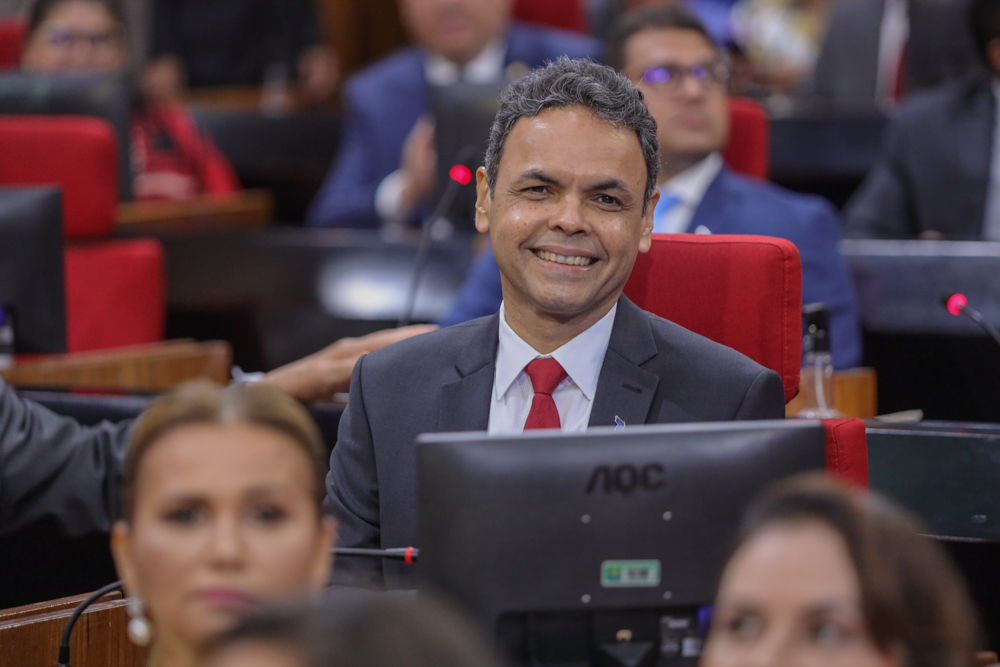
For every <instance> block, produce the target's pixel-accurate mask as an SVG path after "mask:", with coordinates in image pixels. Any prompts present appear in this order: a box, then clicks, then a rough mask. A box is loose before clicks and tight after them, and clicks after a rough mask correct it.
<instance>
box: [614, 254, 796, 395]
mask: <svg viewBox="0 0 1000 667" xmlns="http://www.w3.org/2000/svg"><path fill="white" fill-rule="evenodd" d="M625 294H626V295H627V296H628V298H630V299H632V300H633V301H634V302H636V303H637V304H639V306H641V307H642V308H643V309H645V310H648V311H650V312H652V313H656V314H657V315H659V316H661V317H665V318H667V319H668V320H670V321H672V322H676V323H677V324H679V325H681V326H682V327H684V328H686V329H690V330H692V331H696V332H697V333H700V334H701V335H703V336H705V337H707V338H711V339H712V340H714V341H716V342H717V343H722V344H723V345H728V346H729V347H731V348H733V349H735V350H738V351H739V352H742V353H743V354H745V355H747V356H748V357H750V358H751V359H753V360H754V361H756V362H757V363H759V364H761V365H762V366H767V367H768V368H771V369H773V370H775V371H777V373H778V375H780V376H781V380H782V382H783V383H784V385H785V401H786V402H787V401H790V400H792V398H794V397H795V394H796V393H797V392H798V390H799V373H800V370H801V366H802V314H801V313H802V263H801V261H800V260H799V251H798V249H797V248H796V247H795V244H793V243H792V242H791V241H786V240H784V239H778V238H772V237H770V236H749V235H746V236H744V235H739V236H736V235H727V234H713V235H706V236H702V235H699V234H654V235H653V247H652V248H651V249H650V251H649V252H648V253H646V254H641V255H639V257H638V259H637V260H636V263H635V268H634V269H633V270H632V276H631V277H630V278H629V281H628V284H627V285H625Z"/></svg>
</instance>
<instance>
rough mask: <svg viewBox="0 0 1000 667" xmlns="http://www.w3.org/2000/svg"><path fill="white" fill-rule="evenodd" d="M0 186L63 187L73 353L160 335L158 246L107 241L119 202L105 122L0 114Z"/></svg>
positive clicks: (112, 147)
mask: <svg viewBox="0 0 1000 667" xmlns="http://www.w3.org/2000/svg"><path fill="white" fill-rule="evenodd" d="M0 155H2V156H3V159H2V160H0V184H4V185H40V184H56V185H59V186H61V188H62V191H63V233H64V236H65V238H66V240H67V244H66V326H67V343H68V349H69V351H70V352H84V351H88V350H97V349H105V348H111V347H120V346H125V345H139V344H143V343H152V342H155V341H157V340H162V339H163V333H164V314H165V311H166V306H165V301H166V299H165V292H166V290H165V287H164V285H165V278H164V275H165V270H164V255H163V247H162V246H161V245H160V243H159V242H158V241H156V240H153V239H137V240H128V241H107V240H100V239H106V238H107V237H108V236H110V234H111V232H112V230H113V228H114V224H115V207H116V206H117V204H118V175H117V174H118V171H117V169H118V165H117V157H116V156H117V153H116V139H115V135H114V132H113V130H112V128H111V126H110V125H109V124H108V123H107V122H106V121H103V120H100V119H97V118H90V117H72V116H0Z"/></svg>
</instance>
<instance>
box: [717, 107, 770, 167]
mask: <svg viewBox="0 0 1000 667" xmlns="http://www.w3.org/2000/svg"><path fill="white" fill-rule="evenodd" d="M769 142H770V125H769V124H768V120H767V112H765V111H764V107H763V106H761V104H760V103H759V102H756V101H754V100H751V99H747V98H745V97H731V98H729V140H728V141H727V142H726V145H725V147H724V148H723V149H722V157H723V159H724V160H725V161H726V164H727V165H729V168H730V169H732V170H733V171H737V172H739V173H741V174H744V175H746V176H750V177H752V178H757V179H760V180H767V176H768V174H769V173H770V151H771V148H770V143H769Z"/></svg>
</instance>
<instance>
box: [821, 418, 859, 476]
mask: <svg viewBox="0 0 1000 667" xmlns="http://www.w3.org/2000/svg"><path fill="white" fill-rule="evenodd" d="M823 428H825V429H826V469H827V471H828V472H829V473H830V474H832V475H834V476H835V477H838V478H840V479H842V480H844V481H845V482H848V483H850V484H853V485H855V486H859V487H861V488H864V489H867V488H868V438H867V437H866V436H865V423H864V421H862V420H860V419H854V418H853V417H846V418H844V419H824V420H823Z"/></svg>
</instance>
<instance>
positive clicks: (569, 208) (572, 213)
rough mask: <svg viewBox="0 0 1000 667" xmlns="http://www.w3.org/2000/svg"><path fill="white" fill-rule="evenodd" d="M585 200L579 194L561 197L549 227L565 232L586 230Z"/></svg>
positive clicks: (573, 232) (572, 232)
mask: <svg viewBox="0 0 1000 667" xmlns="http://www.w3.org/2000/svg"><path fill="white" fill-rule="evenodd" d="M585 204H586V200H585V199H584V198H583V197H582V196H579V195H566V196H564V197H561V198H560V200H559V203H558V204H557V206H558V208H557V210H556V214H555V215H554V216H552V219H551V221H550V223H549V227H552V228H559V229H562V230H563V232H565V233H566V234H575V233H577V232H581V231H587V230H588V229H589V226H588V224H587V214H586V213H587V212H586V205H585Z"/></svg>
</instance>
